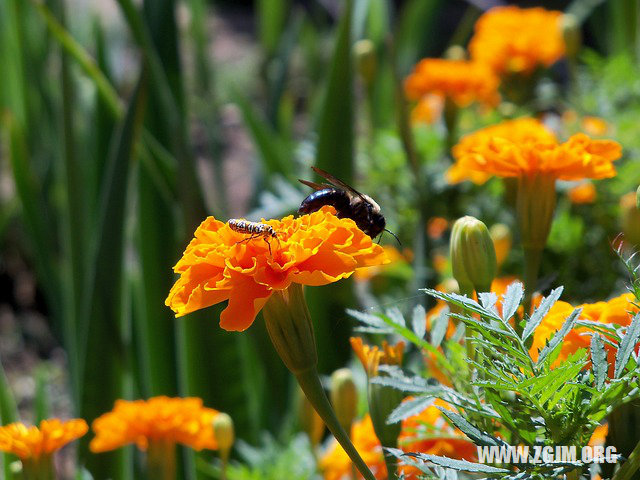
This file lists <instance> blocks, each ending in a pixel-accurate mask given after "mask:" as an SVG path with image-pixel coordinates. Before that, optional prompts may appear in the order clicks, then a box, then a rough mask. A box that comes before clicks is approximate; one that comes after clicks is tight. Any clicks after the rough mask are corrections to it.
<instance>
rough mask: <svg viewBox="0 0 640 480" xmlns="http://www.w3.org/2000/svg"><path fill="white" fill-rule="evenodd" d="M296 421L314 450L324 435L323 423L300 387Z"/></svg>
mask: <svg viewBox="0 0 640 480" xmlns="http://www.w3.org/2000/svg"><path fill="white" fill-rule="evenodd" d="M298 421H299V422H300V428H301V429H302V430H303V431H304V432H305V433H306V434H307V436H308V437H309V442H310V443H311V446H312V447H314V448H315V447H316V446H317V445H318V444H319V443H320V440H322V435H324V422H323V421H322V418H320V415H318V412H316V410H315V409H314V408H313V406H312V405H311V403H309V399H308V398H307V396H306V395H305V394H304V392H303V391H302V389H301V388H300V387H298ZM347 431H348V430H347Z"/></svg>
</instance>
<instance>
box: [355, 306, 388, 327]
mask: <svg viewBox="0 0 640 480" xmlns="http://www.w3.org/2000/svg"><path fill="white" fill-rule="evenodd" d="M346 311H347V315H350V316H352V317H353V318H355V319H356V320H358V321H359V322H362V323H364V324H366V325H369V326H371V327H374V328H381V329H387V328H388V326H387V324H386V323H385V322H384V320H382V319H381V318H380V317H379V316H378V315H374V314H371V313H364V312H360V311H358V310H352V309H350V308H348V309H347V310H346Z"/></svg>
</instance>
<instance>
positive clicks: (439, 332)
mask: <svg viewBox="0 0 640 480" xmlns="http://www.w3.org/2000/svg"><path fill="white" fill-rule="evenodd" d="M448 313H449V312H448V311H447V310H446V309H445V310H443V311H442V312H441V313H440V315H438V316H437V317H436V318H435V319H434V320H433V322H432V324H431V332H430V335H429V341H430V342H431V345H433V346H434V347H439V346H440V344H441V343H442V340H443V339H444V337H445V335H446V333H447V328H448V327H449V315H448Z"/></svg>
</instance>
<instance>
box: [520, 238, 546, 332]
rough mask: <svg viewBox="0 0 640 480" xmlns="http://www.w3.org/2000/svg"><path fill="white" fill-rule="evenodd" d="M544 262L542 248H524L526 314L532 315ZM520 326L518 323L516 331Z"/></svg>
mask: <svg viewBox="0 0 640 480" xmlns="http://www.w3.org/2000/svg"><path fill="white" fill-rule="evenodd" d="M541 261H542V248H536V247H524V313H525V315H528V314H529V313H531V299H532V298H533V293H534V292H535V290H536V286H537V284H538V272H539V271H540V263H541ZM519 330H520V326H519V324H518V322H516V331H517V332H518V333H522V332H520V331H519Z"/></svg>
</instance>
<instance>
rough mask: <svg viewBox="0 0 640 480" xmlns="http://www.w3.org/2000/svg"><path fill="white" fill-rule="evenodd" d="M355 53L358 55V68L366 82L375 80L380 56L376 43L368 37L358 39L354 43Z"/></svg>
mask: <svg viewBox="0 0 640 480" xmlns="http://www.w3.org/2000/svg"><path fill="white" fill-rule="evenodd" d="M353 53H354V55H355V57H356V69H357V71H358V73H359V74H360V76H361V77H362V80H363V81H364V83H365V84H367V85H369V84H371V83H372V82H373V80H374V78H375V75H376V72H377V71H378V58H377V55H376V46H375V44H374V43H373V42H372V41H371V40H368V39H363V40H358V41H357V42H356V43H355V44H354V45H353Z"/></svg>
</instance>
